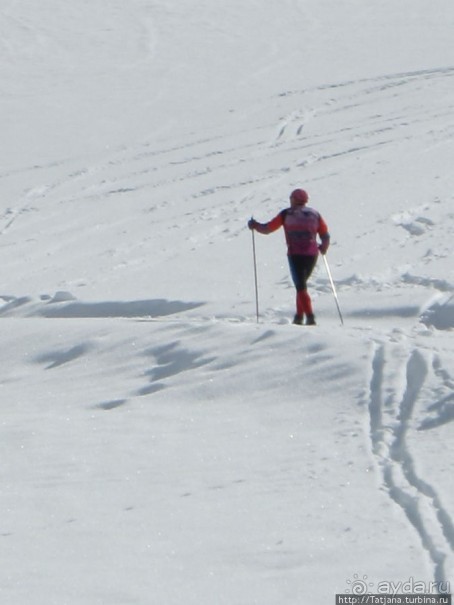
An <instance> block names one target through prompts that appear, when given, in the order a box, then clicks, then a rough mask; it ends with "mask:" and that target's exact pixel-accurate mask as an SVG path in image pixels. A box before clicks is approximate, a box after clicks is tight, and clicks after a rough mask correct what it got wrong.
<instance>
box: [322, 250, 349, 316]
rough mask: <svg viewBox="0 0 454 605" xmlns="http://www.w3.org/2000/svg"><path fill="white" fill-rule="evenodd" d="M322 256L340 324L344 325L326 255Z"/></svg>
mask: <svg viewBox="0 0 454 605" xmlns="http://www.w3.org/2000/svg"><path fill="white" fill-rule="evenodd" d="M322 256H323V260H324V261H325V267H326V272H327V273H328V277H329V281H330V284H331V290H332V291H333V295H334V300H335V301H336V306H337V310H338V312H339V317H340V320H341V324H342V325H344V318H343V317H342V313H341V310H340V307H339V299H338V298H337V292H336V287H335V285H334V281H333V276H332V275H331V271H330V268H329V265H328V261H327V260H326V255H325V254H322Z"/></svg>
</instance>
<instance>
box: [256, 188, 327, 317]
mask: <svg viewBox="0 0 454 605" xmlns="http://www.w3.org/2000/svg"><path fill="white" fill-rule="evenodd" d="M308 201H309V196H308V194H307V192H306V191H304V189H295V190H294V191H293V192H292V193H291V194H290V208H286V209H285V210H281V212H279V214H278V215H277V216H275V217H274V218H273V219H272V220H271V221H269V222H268V223H259V222H257V221H256V220H254V219H253V218H251V219H250V220H249V222H248V227H249V229H251V230H255V231H258V232H259V233H263V234H264V235H268V234H269V233H272V232H273V231H276V230H277V229H279V227H284V232H285V239H286V242H287V249H288V250H287V253H288V262H289V266H290V273H291V276H292V280H293V283H294V284H295V288H296V315H295V317H294V319H293V323H294V324H297V325H302V324H303V319H304V315H305V316H306V325H307V326H314V325H315V324H316V322H315V316H314V312H313V310H312V301H311V297H310V296H309V293H308V291H307V280H308V279H309V277H310V275H311V273H312V271H313V269H314V267H315V264H316V262H317V257H318V253H319V252H320V253H321V254H326V252H327V250H328V247H329V243H330V235H329V232H328V226H327V224H326V223H325V221H324V220H323V218H322V217H321V216H320V214H319V213H318V212H317V210H314V208H309V207H308V206H307V203H308ZM317 235H318V236H319V238H320V244H319V243H318V241H317Z"/></svg>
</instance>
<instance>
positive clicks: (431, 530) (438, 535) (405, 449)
mask: <svg viewBox="0 0 454 605" xmlns="http://www.w3.org/2000/svg"><path fill="white" fill-rule="evenodd" d="M396 366H397V369H396ZM402 366H405V370H404V376H398V374H399V372H400V371H401V367H402ZM430 372H433V373H434V374H435V375H436V376H437V377H438V378H441V380H442V384H443V385H444V386H447V387H448V389H450V390H452V386H453V383H452V380H451V379H450V378H449V375H448V374H447V373H446V372H445V371H444V370H443V368H442V366H441V362H440V359H439V357H438V356H436V357H435V358H434V360H433V362H432V363H430V360H428V358H427V355H426V354H423V353H422V352H421V351H420V350H419V349H417V348H416V349H413V350H412V351H410V352H408V351H407V350H405V351H402V350H400V349H396V347H395V346H394V345H392V346H391V345H389V344H387V345H385V344H383V343H378V342H377V343H376V344H375V346H374V352H373V356H372V376H371V381H370V387H369V405H368V408H369V422H370V439H371V447H372V452H373V454H374V456H375V458H376V460H377V464H378V467H379V469H380V472H381V475H382V481H383V487H384V489H385V490H386V491H387V492H388V494H389V496H390V498H391V499H392V500H393V501H394V502H395V503H396V504H397V505H398V506H399V507H400V508H401V509H402V510H403V512H404V514H405V515H406V517H407V519H408V521H409V523H410V524H411V526H412V527H413V528H414V529H415V531H416V532H417V534H418V536H419V538H420V540H421V543H422V545H423V548H424V549H425V551H426V552H427V555H428V557H429V559H430V562H431V564H432V567H433V574H434V581H435V582H436V584H437V585H438V586H440V587H443V586H446V582H447V581H449V580H450V578H451V577H452V576H451V574H452V570H453V568H454V567H453V564H454V523H453V520H452V518H451V516H450V514H449V512H448V510H447V509H446V508H445V507H444V505H443V503H442V500H441V498H440V496H439V494H438V492H437V490H436V489H435V488H434V487H433V485H431V484H430V482H429V481H427V480H426V479H424V478H422V477H421V476H420V474H419V472H418V469H417V464H416V462H415V459H414V457H413V455H412V453H411V449H410V445H409V441H410V440H411V438H412V436H413V432H414V431H415V430H418V429H419V430H421V429H424V428H429V426H431V427H432V426H437V424H436V423H432V424H430V423H429V422H426V423H424V422H423V423H422V424H421V426H419V427H418V426H415V418H414V416H415V411H416V408H417V406H418V405H419V404H420V403H421V401H420V400H421V399H422V398H423V389H424V386H425V383H426V379H427V377H428V374H429V373H430ZM396 374H397V377H396ZM396 381H401V382H403V391H402V392H401V388H400V385H398V384H397V383H396ZM450 398H451V399H452V395H451V396H450ZM432 407H433V406H432ZM435 407H437V406H436V405H435ZM443 420H444V421H446V422H448V421H449V419H447V418H444V419H443ZM440 424H441V422H440Z"/></svg>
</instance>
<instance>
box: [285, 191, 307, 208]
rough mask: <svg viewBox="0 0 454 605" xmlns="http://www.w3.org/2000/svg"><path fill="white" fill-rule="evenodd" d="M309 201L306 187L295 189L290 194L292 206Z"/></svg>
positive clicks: (302, 204) (301, 204)
mask: <svg viewBox="0 0 454 605" xmlns="http://www.w3.org/2000/svg"><path fill="white" fill-rule="evenodd" d="M308 201H309V196H308V195H307V192H306V191H304V189H295V190H294V191H292V193H291V194H290V202H291V203H292V206H304V205H305V204H307V202H308Z"/></svg>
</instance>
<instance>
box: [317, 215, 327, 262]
mask: <svg viewBox="0 0 454 605" xmlns="http://www.w3.org/2000/svg"><path fill="white" fill-rule="evenodd" d="M317 233H318V235H319V237H320V241H321V244H320V246H319V247H318V249H319V250H320V253H321V254H326V253H327V252H328V248H329V243H330V235H329V231H328V225H327V224H326V223H325V221H324V220H323V219H322V217H320V224H319V226H318V231H317Z"/></svg>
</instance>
